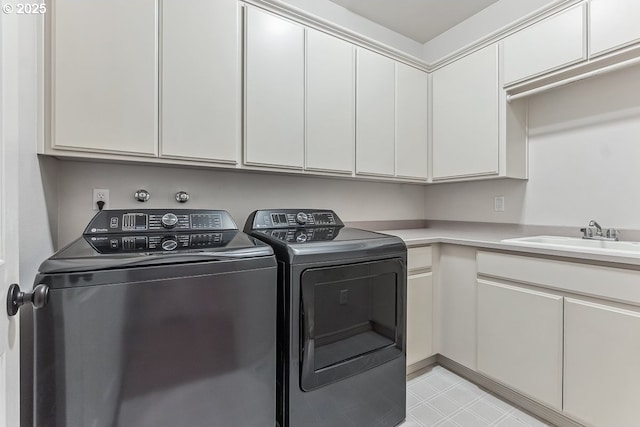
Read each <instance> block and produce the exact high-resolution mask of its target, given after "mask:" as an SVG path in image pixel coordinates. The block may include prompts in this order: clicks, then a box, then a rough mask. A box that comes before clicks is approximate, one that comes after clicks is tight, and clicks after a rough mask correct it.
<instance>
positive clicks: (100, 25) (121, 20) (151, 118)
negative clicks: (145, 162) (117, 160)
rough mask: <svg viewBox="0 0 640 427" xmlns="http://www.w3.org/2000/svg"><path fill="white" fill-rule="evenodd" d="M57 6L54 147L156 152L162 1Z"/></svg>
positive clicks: (101, 0)
mask: <svg viewBox="0 0 640 427" xmlns="http://www.w3.org/2000/svg"><path fill="white" fill-rule="evenodd" d="M52 12H53V17H52V37H51V43H52V45H51V47H52V51H51V55H52V64H51V72H52V80H51V104H50V107H51V137H52V140H51V142H52V147H53V148H56V149H67V150H81V151H99V152H111V153H131V154H138V155H156V154H157V147H158V144H157V139H158V96H157V95H158V79H157V76H158V66H157V64H158V58H157V43H158V40H157V39H158V29H157V21H156V15H157V13H158V10H157V5H156V1H155V0H92V1H78V0H56V2H55V5H54V9H53V11H52Z"/></svg>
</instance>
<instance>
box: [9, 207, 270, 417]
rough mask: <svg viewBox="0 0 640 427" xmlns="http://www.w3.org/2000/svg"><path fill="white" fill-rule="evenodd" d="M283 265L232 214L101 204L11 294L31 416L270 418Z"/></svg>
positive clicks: (26, 403)
mask: <svg viewBox="0 0 640 427" xmlns="http://www.w3.org/2000/svg"><path fill="white" fill-rule="evenodd" d="M276 274H277V272H276V260H275V258H274V255H273V250H272V249H271V247H270V246H268V245H266V244H264V243H262V242H260V241H259V240H256V239H254V238H253V237H250V236H248V235H246V234H244V233H242V232H240V231H238V229H237V227H236V224H235V223H234V221H233V219H232V218H231V216H230V215H229V214H228V213H227V212H225V211H221V210H185V209H182V210H171V211H169V210H157V209H155V210H147V209H145V210H110V211H106V210H105V211H101V212H99V213H98V214H97V215H96V216H95V217H94V218H93V219H92V220H91V222H90V223H89V225H88V226H87V227H86V229H85V231H84V233H83V235H82V236H81V237H80V238H78V239H77V240H76V241H74V242H73V243H71V244H70V245H68V246H67V247H65V248H64V249H62V250H60V251H59V252H58V253H56V254H55V255H53V256H52V257H51V258H49V259H47V260H46V261H45V262H44V263H42V265H41V266H40V273H39V274H38V276H37V278H36V281H35V288H34V291H33V292H32V293H29V294H22V293H20V292H19V291H18V290H16V289H14V290H13V292H14V293H15V295H14V297H15V298H14V303H13V306H12V305H11V304H9V307H8V309H9V311H10V314H11V312H13V313H15V311H17V309H18V308H19V306H20V305H21V304H22V303H25V302H32V303H33V304H34V305H35V306H36V307H37V308H35V309H34V308H33V307H32V306H31V304H25V305H24V306H23V307H22V309H21V313H20V315H21V321H22V339H21V344H22V349H23V351H22V367H23V369H22V371H23V372H22V380H21V382H22V389H23V390H22V401H23V405H22V418H23V426H27V425H28V426H35V427H45V426H46V427H70V426H92V427H114V426H119V427H133V426H135V427H176V426H189V427H212V426H219V427H229V426H243V427H245V426H254V427H265V426H274V425H275V405H276V397H275V389H276V385H275V384H276V295H277V293H276V277H277V276H276Z"/></svg>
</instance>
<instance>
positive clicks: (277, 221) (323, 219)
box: [247, 209, 344, 230]
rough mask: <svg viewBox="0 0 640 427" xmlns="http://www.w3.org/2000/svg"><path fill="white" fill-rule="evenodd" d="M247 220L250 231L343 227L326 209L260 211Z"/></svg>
mask: <svg viewBox="0 0 640 427" xmlns="http://www.w3.org/2000/svg"><path fill="white" fill-rule="evenodd" d="M249 220H250V221H251V229H252V230H264V229H269V228H292V227H293V228H310V227H314V228H315V227H327V226H329V227H342V226H344V224H343V222H342V221H341V220H340V218H338V215H336V213H335V212H333V211H331V210H328V209H274V210H261V211H255V212H254V213H252V214H251V216H250V217H249ZM247 225H248V224H247Z"/></svg>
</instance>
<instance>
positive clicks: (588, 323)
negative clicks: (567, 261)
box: [564, 298, 640, 427]
mask: <svg viewBox="0 0 640 427" xmlns="http://www.w3.org/2000/svg"><path fill="white" fill-rule="evenodd" d="M564 322H565V325H564V327H565V338H564V343H565V344H564V345H565V348H564V351H565V354H564V364H565V372H564V374H565V380H564V411H565V412H566V413H567V414H568V415H570V416H572V417H575V418H577V419H579V420H581V421H583V422H584V423H585V424H587V425H589V426H593V427H596V426H597V427H600V426H618V427H632V426H637V425H640V309H638V308H633V309H622V308H619V307H614V306H612V305H607V304H600V303H593V302H587V301H580V300H576V299H573V298H567V299H566V303H565V313H564Z"/></svg>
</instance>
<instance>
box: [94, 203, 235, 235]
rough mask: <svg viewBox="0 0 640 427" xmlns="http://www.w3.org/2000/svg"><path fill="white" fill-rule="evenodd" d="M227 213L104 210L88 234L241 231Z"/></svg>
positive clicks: (181, 210) (208, 211) (184, 210)
mask: <svg viewBox="0 0 640 427" xmlns="http://www.w3.org/2000/svg"><path fill="white" fill-rule="evenodd" d="M237 229H238V227H237V226H236V223H235V222H234V221H233V219H232V218H231V215H229V213H228V212H227V211H222V210H195V209H174V210H171V211H169V210H161V209H142V210H137V211H128V210H104V211H100V212H98V213H97V214H96V216H95V217H93V219H92V220H91V222H90V223H89V225H88V226H87V228H86V229H85V230H84V233H83V234H84V235H97V234H119V233H136V232H145V233H148V232H152V231H168V230H171V231H175V232H193V231H221V230H237Z"/></svg>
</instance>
